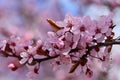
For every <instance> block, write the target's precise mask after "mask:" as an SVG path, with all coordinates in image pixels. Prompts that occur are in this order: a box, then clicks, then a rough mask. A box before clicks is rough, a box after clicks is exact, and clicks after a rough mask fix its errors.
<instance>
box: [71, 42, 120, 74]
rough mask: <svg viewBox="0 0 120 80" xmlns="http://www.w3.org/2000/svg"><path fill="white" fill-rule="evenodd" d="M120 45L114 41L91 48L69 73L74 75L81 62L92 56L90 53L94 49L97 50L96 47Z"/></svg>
mask: <svg viewBox="0 0 120 80" xmlns="http://www.w3.org/2000/svg"><path fill="white" fill-rule="evenodd" d="M118 44H120V42H115V40H114V41H111V42H105V43H98V44H97V45H94V46H91V47H89V48H88V50H87V51H86V54H84V55H83V56H82V57H81V58H80V59H79V61H78V62H76V63H75V64H74V65H73V66H72V67H71V69H70V72H69V73H72V72H74V71H75V70H76V68H77V67H78V66H79V64H80V61H81V60H82V61H83V60H84V59H86V58H87V56H88V55H90V51H91V50H92V49H94V48H96V47H103V46H112V45H118ZM84 63H86V62H84Z"/></svg>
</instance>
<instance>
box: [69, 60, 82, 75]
mask: <svg viewBox="0 0 120 80" xmlns="http://www.w3.org/2000/svg"><path fill="white" fill-rule="evenodd" d="M79 64H80V62H79V61H78V62H77V63H75V64H74V65H73V66H72V67H71V68H70V71H69V73H73V72H74V71H75V69H76V68H77V67H78V66H79Z"/></svg>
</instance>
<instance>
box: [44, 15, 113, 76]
mask: <svg viewBox="0 0 120 80" xmlns="http://www.w3.org/2000/svg"><path fill="white" fill-rule="evenodd" d="M56 24H57V25H58V26H59V27H60V29H59V30H57V31H50V32H48V38H47V40H46V42H45V44H44V45H43V49H44V50H46V51H48V54H49V55H50V56H55V55H60V56H62V55H64V59H65V58H66V60H67V58H68V57H67V56H69V58H70V59H71V60H70V61H72V62H74V61H79V64H80V65H81V66H85V65H87V64H88V63H87V62H92V60H93V59H92V58H96V59H98V60H101V61H104V63H107V62H109V57H110V56H109V55H108V54H109V53H110V51H108V52H106V48H105V49H104V48H101V47H100V48H99V46H98V47H97V45H99V43H102V42H105V41H109V40H110V38H112V37H113V35H112V34H113V32H112V29H113V28H114V26H113V23H112V15H111V14H110V15H108V16H100V18H99V19H98V20H92V19H91V18H90V17H88V16H85V17H83V18H80V17H73V16H72V15H70V14H67V15H66V17H65V19H64V21H58V22H56ZM94 46H96V47H95V48H94V49H91V47H94ZM109 49H111V47H110V48H109ZM61 59H62V58H61ZM77 65H78V64H74V65H73V67H75V66H77ZM89 66H90V65H89ZM89 66H88V67H87V69H86V72H87V73H86V74H89V75H92V71H91V70H90V69H89ZM73 67H72V68H71V71H70V72H73V71H74V68H73Z"/></svg>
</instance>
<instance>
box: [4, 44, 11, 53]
mask: <svg viewBox="0 0 120 80" xmlns="http://www.w3.org/2000/svg"><path fill="white" fill-rule="evenodd" d="M5 51H7V52H11V53H12V49H11V48H10V45H9V44H8V43H7V44H6V47H5Z"/></svg>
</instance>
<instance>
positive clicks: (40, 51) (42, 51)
mask: <svg viewBox="0 0 120 80" xmlns="http://www.w3.org/2000/svg"><path fill="white" fill-rule="evenodd" d="M37 54H38V55H44V56H49V55H48V53H47V51H44V50H42V48H41V47H38V49H37Z"/></svg>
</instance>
